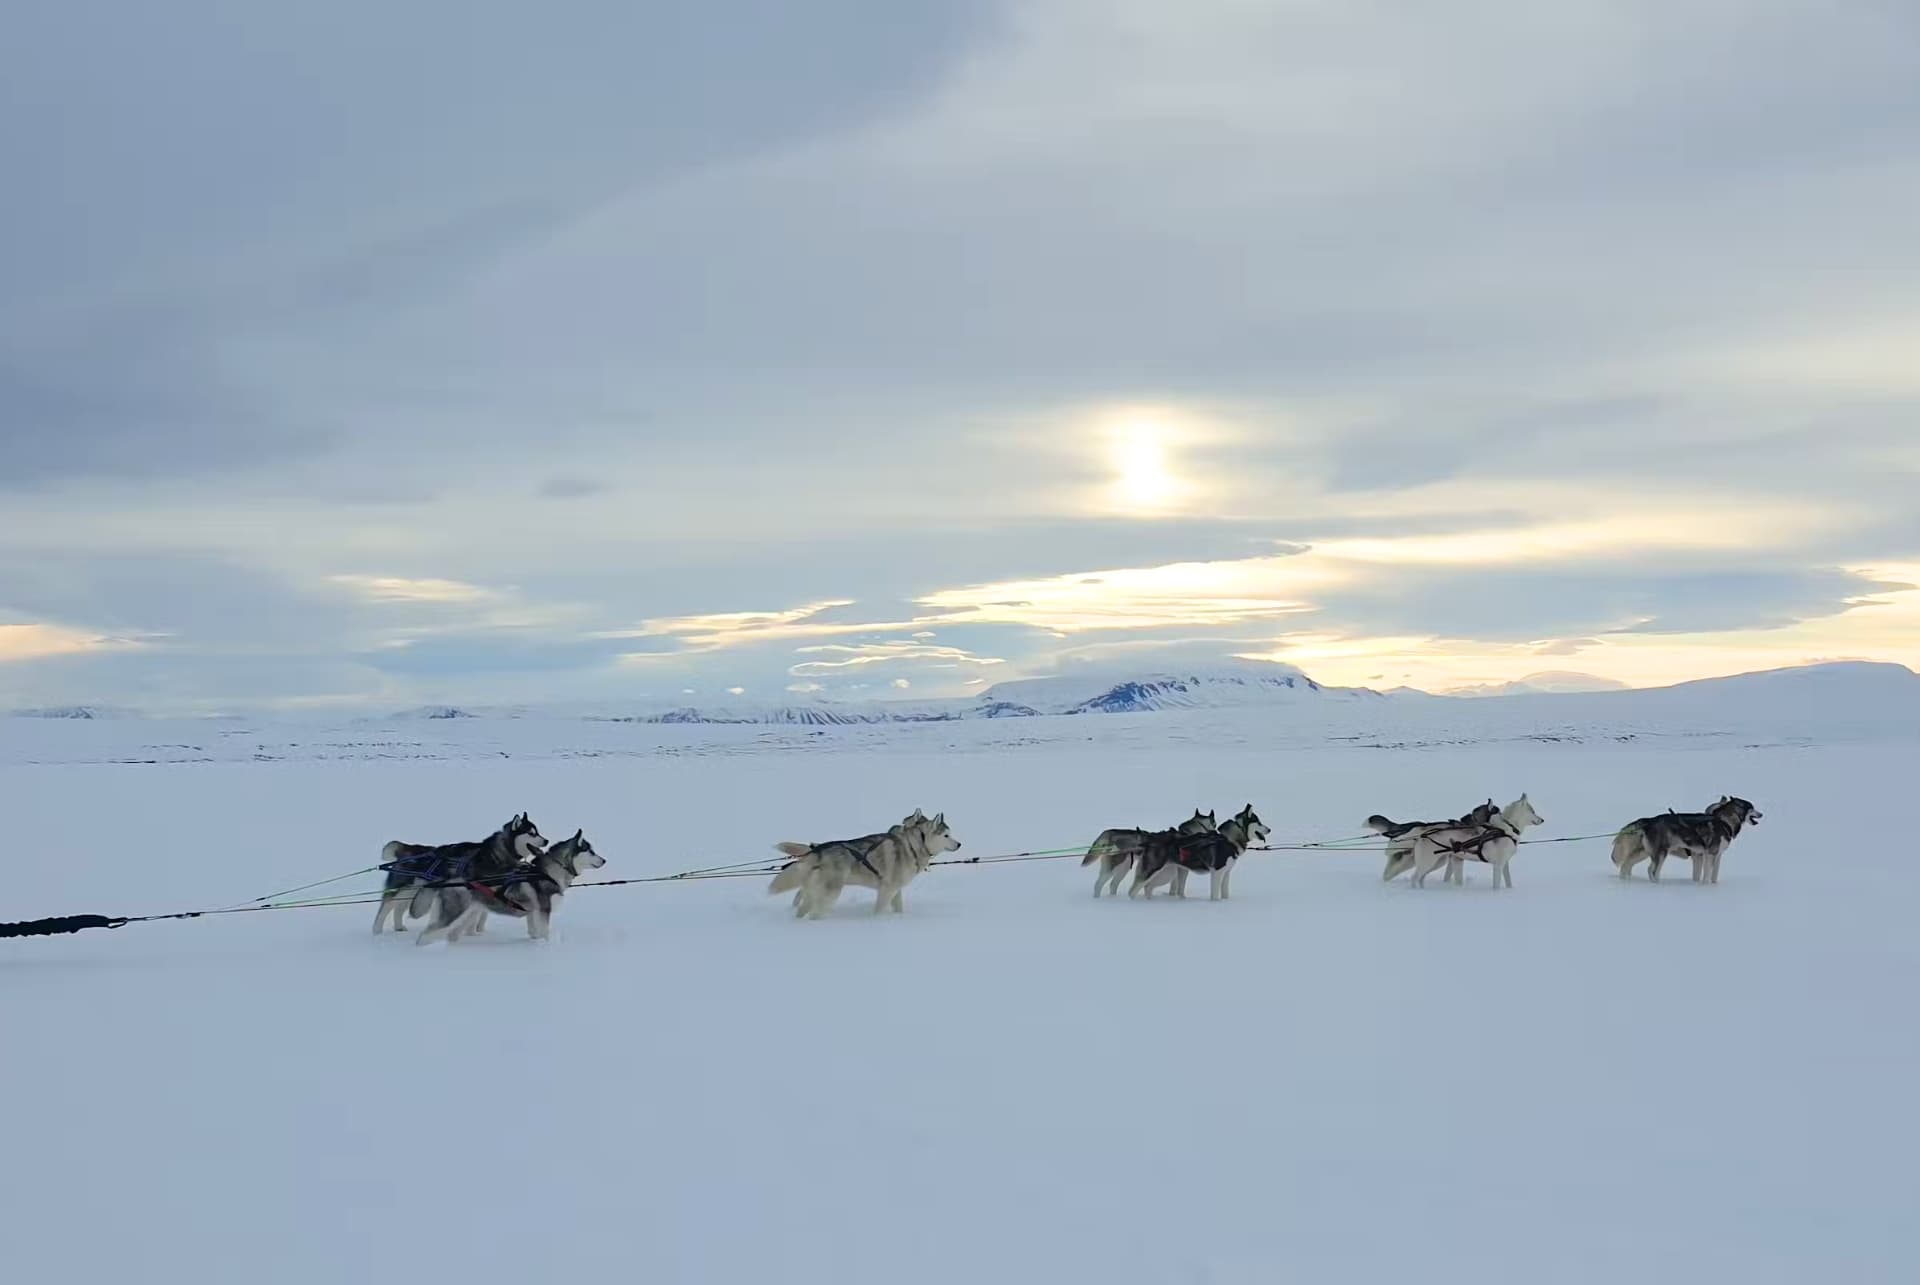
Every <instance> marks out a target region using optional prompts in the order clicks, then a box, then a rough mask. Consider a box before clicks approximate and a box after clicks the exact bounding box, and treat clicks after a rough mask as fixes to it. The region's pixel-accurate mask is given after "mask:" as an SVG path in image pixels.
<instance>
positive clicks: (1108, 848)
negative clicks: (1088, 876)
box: [1080, 834, 1121, 866]
mask: <svg viewBox="0 0 1920 1285" xmlns="http://www.w3.org/2000/svg"><path fill="white" fill-rule="evenodd" d="M1120 852H1121V849H1120V848H1119V847H1118V846H1117V845H1116V844H1115V843H1114V841H1113V840H1112V839H1109V838H1108V837H1107V836H1106V835H1104V834H1102V835H1101V836H1100V837H1099V838H1098V839H1095V840H1094V841H1093V846H1092V847H1091V848H1088V849H1087V855H1086V856H1084V857H1082V858H1080V864H1081V865H1083V866H1090V865H1092V864H1093V863H1094V862H1096V861H1098V860H1100V858H1102V857H1117V856H1119V855H1120Z"/></svg>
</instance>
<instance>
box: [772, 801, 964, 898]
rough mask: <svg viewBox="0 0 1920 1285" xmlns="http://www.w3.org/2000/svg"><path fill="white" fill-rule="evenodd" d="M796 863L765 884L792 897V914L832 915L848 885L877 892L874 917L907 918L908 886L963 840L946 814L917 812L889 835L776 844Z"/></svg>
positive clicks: (888, 832)
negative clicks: (956, 835) (951, 828)
mask: <svg viewBox="0 0 1920 1285" xmlns="http://www.w3.org/2000/svg"><path fill="white" fill-rule="evenodd" d="M774 846H775V847H776V848H778V849H779V850H780V851H781V852H783V853H785V854H786V855H787V856H789V857H791V858H793V860H791V861H789V862H788V863H787V864H786V865H785V866H783V867H782V868H781V869H780V872H779V873H778V874H776V875H774V877H773V882H772V883H770V884H768V885H767V891H768V893H781V892H792V893H794V894H795V896H794V899H793V913H794V914H795V915H797V916H799V917H800V918H802V919H818V918H820V917H821V916H823V915H825V914H826V913H827V912H828V911H830V910H832V909H833V907H834V904H835V903H836V902H838V901H839V900H840V894H841V893H842V892H843V891H845V889H846V887H847V885H848V884H854V885H857V886H859V887H862V888H872V889H873V890H874V901H873V913H874V914H876V915H877V914H880V913H882V912H883V911H885V910H886V909H887V908H888V907H889V906H891V907H892V908H893V912H894V913H895V914H903V913H905V911H906V908H907V904H906V898H905V897H904V895H903V894H904V893H905V891H906V887H907V885H908V884H910V883H912V882H913V880H914V879H915V878H916V877H917V876H919V875H922V874H925V873H926V871H927V867H929V866H930V865H932V864H933V859H934V858H935V857H937V856H939V855H940V854H941V853H943V852H956V851H958V850H959V848H960V840H958V839H956V838H954V837H953V834H952V832H951V831H949V830H948V829H947V814H946V813H944V812H942V813H939V814H938V815H936V816H931V817H930V816H927V815H925V814H924V813H922V812H920V811H919V810H918V809H915V810H914V813H913V815H912V816H909V817H908V818H907V819H906V820H904V821H902V822H901V823H900V824H899V825H896V826H893V827H892V828H890V829H889V830H888V831H887V832H886V833H885V834H881V835H865V836H863V837H861V838H859V839H836V840H833V841H831V842H828V843H780V844H775V845H774Z"/></svg>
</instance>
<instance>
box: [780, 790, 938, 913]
mask: <svg viewBox="0 0 1920 1285" xmlns="http://www.w3.org/2000/svg"><path fill="white" fill-rule="evenodd" d="M926 819H927V814H926V813H925V812H922V811H921V810H920V809H919V808H915V809H914V810H913V811H911V812H909V813H907V815H905V816H904V817H901V818H900V826H908V825H917V824H919V823H920V822H922V821H925V820H926ZM900 826H894V827H893V828H892V829H889V830H882V831H881V832H880V833H879V834H863V835H861V836H860V837H859V838H858V839H842V840H840V843H842V844H843V845H845V847H846V848H847V850H848V851H849V852H851V853H852V854H853V857H854V860H856V861H858V862H859V863H860V864H861V865H862V866H864V867H865V868H866V870H867V873H869V874H871V875H872V876H873V877H874V878H875V879H878V878H879V877H880V872H879V871H878V870H876V869H874V867H873V863H872V862H871V861H869V860H868V859H867V854H868V853H869V852H872V851H873V850H874V848H876V847H878V846H879V845H880V844H881V843H882V842H883V841H884V840H885V839H886V837H887V836H888V835H890V834H892V833H893V832H894V830H898V829H899V828H900ZM781 850H782V851H785V849H784V848H783V849H781ZM788 855H792V854H791V853H789V854H788ZM792 864H793V863H792V862H788V863H787V866H791V865H792ZM786 868H787V867H786V866H783V867H782V870H783V871H784V870H785V869H786ZM806 896H807V890H806V888H804V887H799V888H796V889H795V890H794V894H793V912H794V914H796V915H798V914H800V913H801V911H800V903H801V902H802V901H805V900H806Z"/></svg>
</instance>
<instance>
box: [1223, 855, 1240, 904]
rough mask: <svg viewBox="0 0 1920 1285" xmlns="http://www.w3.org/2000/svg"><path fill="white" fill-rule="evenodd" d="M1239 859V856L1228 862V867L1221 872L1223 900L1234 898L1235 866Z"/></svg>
mask: <svg viewBox="0 0 1920 1285" xmlns="http://www.w3.org/2000/svg"><path fill="white" fill-rule="evenodd" d="M1237 861H1238V858H1235V860H1234V861H1229V862H1227V868H1226V869H1225V870H1222V871H1221V872H1220V900H1222V901H1231V900H1233V867H1234V865H1235V864H1236V862H1237Z"/></svg>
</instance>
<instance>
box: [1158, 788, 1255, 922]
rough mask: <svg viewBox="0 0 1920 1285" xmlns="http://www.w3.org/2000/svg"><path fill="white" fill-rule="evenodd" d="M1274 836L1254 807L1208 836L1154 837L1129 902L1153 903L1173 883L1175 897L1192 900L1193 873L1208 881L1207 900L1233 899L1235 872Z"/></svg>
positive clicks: (1231, 819) (1241, 811) (1176, 835)
mask: <svg viewBox="0 0 1920 1285" xmlns="http://www.w3.org/2000/svg"><path fill="white" fill-rule="evenodd" d="M1269 833H1271V832H1270V831H1269V830H1268V829H1267V826H1266V822H1264V821H1262V820H1261V819H1260V817H1259V815H1258V814H1257V813H1255V812H1254V810H1253V804H1251V803H1249V804H1247V806H1246V807H1244V808H1241V809H1240V811H1239V812H1237V813H1235V814H1234V815H1233V816H1230V817H1228V818H1227V819H1226V820H1225V821H1222V822H1221V823H1220V828H1219V829H1218V830H1213V831H1209V832H1207V833H1205V834H1181V833H1180V832H1179V831H1177V830H1176V831H1172V832H1170V833H1167V834H1156V835H1154V836H1152V837H1151V839H1150V840H1149V841H1148V843H1147V845H1146V847H1144V848H1143V849H1142V850H1141V852H1140V856H1139V858H1138V859H1137V860H1136V862H1135V863H1134V864H1135V870H1134V876H1133V882H1132V883H1131V884H1129V885H1128V886H1127V895H1128V896H1129V897H1149V898H1150V897H1152V896H1153V890H1154V889H1155V888H1159V887H1162V886H1164V885H1166V884H1169V883H1171V884H1172V885H1173V893H1172V895H1173V896H1175V897H1184V896H1186V895H1187V888H1186V876H1187V872H1188V871H1190V870H1191V871H1204V872H1205V873H1206V875H1207V881H1208V886H1207V900H1209V901H1227V900H1230V899H1231V898H1232V896H1233V887H1232V884H1233V867H1234V866H1235V865H1236V864H1237V863H1238V862H1239V860H1240V856H1241V854H1242V853H1244V852H1245V851H1246V850H1247V849H1248V848H1250V847H1252V846H1253V845H1254V844H1256V843H1264V842H1265V841H1266V839H1267V836H1268V834H1269Z"/></svg>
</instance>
